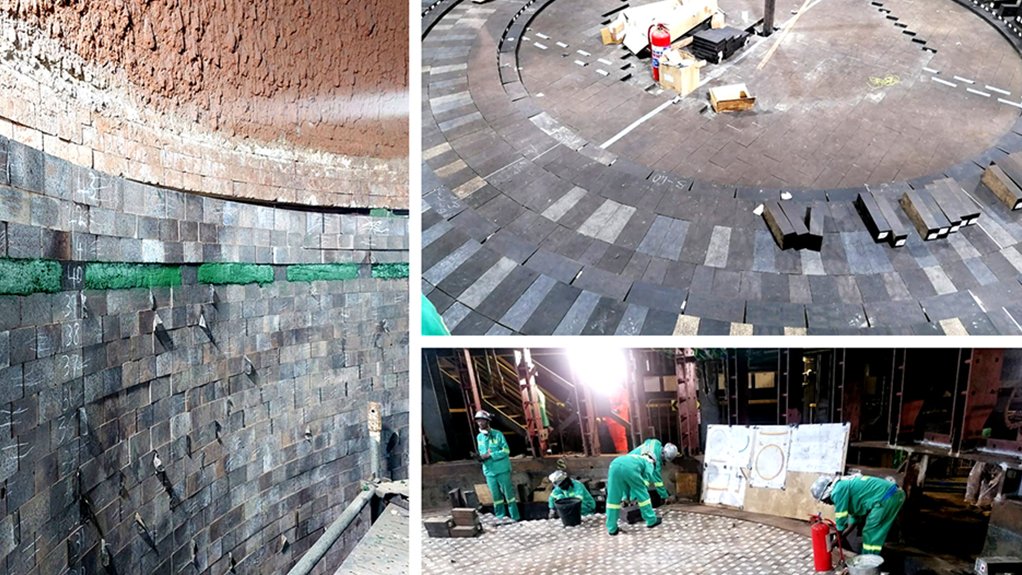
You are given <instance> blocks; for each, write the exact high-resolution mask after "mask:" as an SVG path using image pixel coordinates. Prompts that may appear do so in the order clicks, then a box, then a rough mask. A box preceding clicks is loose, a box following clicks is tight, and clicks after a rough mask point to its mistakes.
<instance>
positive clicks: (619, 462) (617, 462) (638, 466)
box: [607, 454, 661, 535]
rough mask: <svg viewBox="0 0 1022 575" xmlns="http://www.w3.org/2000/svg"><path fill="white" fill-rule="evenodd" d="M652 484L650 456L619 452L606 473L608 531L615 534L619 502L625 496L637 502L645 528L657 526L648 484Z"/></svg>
mask: <svg viewBox="0 0 1022 575" xmlns="http://www.w3.org/2000/svg"><path fill="white" fill-rule="evenodd" d="M652 483H653V456H652V455H632V454H628V455H622V456H620V457H616V458H614V460H613V461H611V462H610V471H609V473H608V474H607V533H609V534H611V535H617V534H618V533H619V532H620V529H618V527H617V519H618V516H619V515H621V501H622V500H623V499H628V500H629V501H635V502H636V503H637V504H638V505H639V512H640V513H642V518H643V519H645V520H646V527H649V528H653V527H656V526H657V525H660V521H661V520H660V518H659V517H657V514H656V512H655V511H653V502H652V501H651V500H650V498H649V491H648V489H647V487H646V486H647V485H650V484H652Z"/></svg>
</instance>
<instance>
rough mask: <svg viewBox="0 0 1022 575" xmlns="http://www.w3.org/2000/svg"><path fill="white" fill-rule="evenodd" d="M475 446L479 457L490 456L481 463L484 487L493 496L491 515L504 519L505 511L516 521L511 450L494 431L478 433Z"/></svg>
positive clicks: (498, 433)
mask: <svg viewBox="0 0 1022 575" xmlns="http://www.w3.org/2000/svg"><path fill="white" fill-rule="evenodd" d="M476 444H477V446H478V449H479V455H483V454H486V453H489V454H490V457H489V458H488V459H485V460H484V461H483V475H485V476H486V485H488V486H489V487H490V495H492V496H493V514H494V515H496V516H497V517H506V516H507V512H506V511H505V509H507V510H510V512H511V519H514V520H515V521H518V520H519V519H520V516H519V515H518V499H517V498H516V497H515V486H514V484H513V483H511V459H510V457H511V449H510V448H509V447H508V446H507V440H506V439H504V434H503V433H501V432H499V431H497V430H496V429H490V432H489V433H483V432H482V431H480V432H479V435H478V436H476Z"/></svg>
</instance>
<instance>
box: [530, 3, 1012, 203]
mask: <svg viewBox="0 0 1022 575" xmlns="http://www.w3.org/2000/svg"><path fill="white" fill-rule="evenodd" d="M800 4H801V2H793V1H792V0H787V1H782V2H779V3H778V9H777V15H776V21H777V23H778V25H781V24H784V23H785V22H786V21H787V20H789V19H792V18H793V16H792V13H793V12H794V11H795V9H796V8H798V7H799V5H800ZM620 5H621V3H620V2H619V1H617V0H600V1H598V2H591V1H589V0H558V1H557V2H554V3H552V4H550V5H548V6H547V7H546V8H545V9H544V10H543V11H542V12H540V13H539V14H538V15H537V17H536V18H535V19H534V20H533V21H532V23H531V25H530V28H531V29H530V30H529V32H528V34H527V35H525V36H523V37H522V42H521V47H520V48H519V65H520V72H521V76H522V80H523V82H524V84H525V86H526V88H527V89H528V91H529V93H530V94H532V95H533V99H534V101H535V102H536V103H537V104H538V105H539V106H541V107H542V108H543V109H545V110H546V111H547V112H548V113H549V114H550V115H551V116H552V117H553V118H555V119H557V120H558V121H559V122H560V123H561V124H563V125H564V126H566V127H568V128H569V129H572V130H573V131H575V132H576V133H577V134H578V135H579V136H581V137H582V138H584V139H586V140H588V141H589V142H592V143H594V144H597V145H603V146H604V147H605V148H606V149H607V150H608V151H610V152H613V153H615V154H618V155H620V156H623V157H627V158H629V159H631V160H634V161H636V162H639V163H641V164H643V165H646V166H649V167H651V168H655V169H660V170H666V171H671V172H674V173H676V174H679V175H683V176H688V177H694V178H697V179H700V180H704V181H709V182H714V183H719V184H736V185H743V186H763V187H780V188H783V187H796V188H826V187H829V188H842V187H851V186H857V185H862V184H879V183H881V182H889V181H903V180H910V179H913V178H917V177H920V176H923V175H926V174H929V173H933V172H938V171H940V170H943V169H946V168H948V167H949V166H952V165H954V164H955V163H957V162H960V161H962V160H966V159H968V158H971V157H973V156H975V155H977V154H980V153H982V152H983V151H984V150H986V149H987V148H989V147H990V146H991V145H993V143H994V142H996V140H997V139H998V137H1000V136H1001V135H1003V134H1004V133H1006V132H1008V131H1009V130H1010V129H1011V127H1012V125H1013V123H1014V122H1015V120H1016V119H1017V118H1018V116H1019V111H1020V109H1019V104H1018V102H1019V97H1018V96H1019V95H1020V94H1022V60H1020V59H1019V58H1018V56H1017V54H1015V52H1014V50H1013V49H1012V47H1011V46H1010V45H1009V44H1008V43H1007V42H1005V41H1004V40H1003V39H1002V38H1000V36H999V35H998V32H997V31H996V30H995V29H994V28H992V27H991V26H989V25H988V24H987V23H985V22H983V21H982V20H981V19H980V18H977V17H976V15H975V14H973V13H971V12H970V11H969V10H967V9H966V8H964V7H962V6H959V5H957V4H954V3H953V2H940V3H938V4H937V5H936V6H935V5H934V3H933V2H924V1H923V0H884V1H883V2H880V1H877V2H873V3H870V2H866V1H864V0H818V1H816V2H811V3H810V4H809V7H808V8H807V9H806V10H804V11H803V13H802V14H801V15H800V16H799V17H798V19H797V21H796V22H795V23H794V24H793V26H792V27H791V30H790V32H787V33H786V31H785V30H783V29H782V30H781V31H779V32H777V33H775V34H774V35H773V36H772V37H770V38H766V39H763V38H759V37H752V40H751V41H750V43H749V45H748V46H747V47H746V49H745V50H744V51H741V52H739V53H737V54H736V55H735V56H734V57H733V58H732V59H731V60H730V61H728V62H725V63H724V64H722V65H712V64H711V65H707V66H706V67H704V68H703V69H702V70H701V72H702V74H701V80H703V81H706V84H705V85H703V86H702V87H701V88H699V89H698V90H696V91H695V92H694V93H693V94H690V95H688V96H687V97H685V98H683V99H682V100H681V101H680V102H678V103H677V104H674V105H671V106H668V107H666V108H664V109H663V110H662V111H660V112H658V113H656V114H655V115H654V116H653V117H651V118H649V119H647V120H646V121H645V122H644V123H643V124H642V125H640V126H638V127H636V128H634V129H632V130H631V131H630V132H628V133H627V134H625V135H622V134H623V133H624V131H625V130H626V129H627V128H628V127H629V126H630V125H631V124H632V123H633V122H635V121H637V120H640V119H641V118H643V117H644V116H646V115H647V114H648V113H649V112H651V111H652V110H655V109H657V108H658V107H659V106H661V105H662V104H663V103H664V102H666V101H668V100H670V99H671V98H672V97H673V96H674V93H673V92H662V91H661V90H658V89H657V88H656V87H654V84H653V82H652V80H651V76H650V73H649V70H648V68H649V63H648V62H649V60H648V58H647V59H639V58H637V57H635V56H632V55H631V53H630V52H628V50H627V49H625V48H624V47H623V46H620V45H611V46H604V45H602V44H601V42H600V39H599V33H598V28H599V26H600V23H601V22H602V21H604V19H605V18H604V17H603V16H602V14H603V13H605V12H607V11H609V10H612V9H614V8H616V7H619V6H620ZM720 5H721V8H722V9H724V10H725V11H726V12H727V14H728V19H729V22H730V23H731V24H732V25H734V26H736V27H738V28H746V27H748V26H750V25H752V24H753V23H754V22H755V21H756V20H758V19H759V18H760V17H761V12H762V3H761V2H751V3H750V2H747V1H746V0H722V1H721V2H720ZM757 10H758V11H757ZM757 29H759V28H757ZM629 64H631V66H630V67H628V68H626V71H631V72H632V77H630V78H627V79H625V80H621V79H620V76H621V74H620V73H619V72H620V70H621V69H622V68H624V67H626V66H628V65H629ZM707 80H708V81H707ZM738 82H743V83H745V84H746V85H747V86H748V87H749V89H750V90H751V91H752V93H753V95H755V96H756V107H755V110H754V111H751V112H745V113H738V114H734V113H729V114H714V113H712V111H707V110H706V104H707V102H708V98H707V91H708V89H709V88H711V87H713V86H720V85H724V84H734V83H738ZM540 94H541V95H542V96H540ZM1002 100H1006V101H1007V102H1011V103H1006V102H1005V101H1002ZM615 138H619V139H617V140H614V139H615ZM610 142H613V143H610ZM608 143H609V145H608Z"/></svg>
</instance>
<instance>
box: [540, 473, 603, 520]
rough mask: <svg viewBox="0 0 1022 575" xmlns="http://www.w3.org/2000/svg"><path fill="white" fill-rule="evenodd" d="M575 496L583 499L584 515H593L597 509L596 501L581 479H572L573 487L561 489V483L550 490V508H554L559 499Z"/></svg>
mask: <svg viewBox="0 0 1022 575" xmlns="http://www.w3.org/2000/svg"><path fill="white" fill-rule="evenodd" d="M569 497H574V498H576V499H581V500H582V515H583V516H585V515H592V514H593V513H594V512H595V511H596V501H595V500H593V496H592V495H590V493H589V490H588V489H586V486H585V485H583V484H582V482H581V481H575V480H574V479H572V480H571V487H570V488H568V489H561V487H560V486H559V485H556V486H554V490H553V491H551V492H550V498H549V499H548V501H549V502H550V509H553V508H554V504H555V503H557V500H558V499H567V498H569Z"/></svg>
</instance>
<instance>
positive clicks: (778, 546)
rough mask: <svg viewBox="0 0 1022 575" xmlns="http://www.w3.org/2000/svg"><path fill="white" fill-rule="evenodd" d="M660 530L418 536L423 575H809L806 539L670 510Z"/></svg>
mask: <svg viewBox="0 0 1022 575" xmlns="http://www.w3.org/2000/svg"><path fill="white" fill-rule="evenodd" d="M659 512H660V513H661V515H662V517H663V523H662V524H661V525H660V526H658V527H656V528H654V529H646V527H645V525H642V524H640V525H632V526H627V525H625V523H624V521H622V526H623V528H624V529H626V530H627V532H626V533H623V534H621V535H619V536H617V537H610V536H609V535H607V532H606V528H605V527H604V516H603V515H594V516H590V517H586V518H585V519H584V520H583V522H582V525H580V526H578V527H572V528H565V527H562V526H561V522H560V520H559V519H555V520H552V521H545V520H544V521H524V522H520V523H517V524H513V525H502V526H495V525H494V523H493V522H492V515H487V516H485V518H486V519H485V520H484V525H485V530H486V531H485V532H484V533H483V534H482V535H481V536H479V537H476V538H466V539H434V538H431V537H429V536H428V535H426V532H425V530H423V539H422V556H423V559H422V568H423V572H425V573H434V574H443V573H451V574H454V573H466V572H472V573H477V574H479V575H486V574H491V573H492V574H494V575H497V574H504V573H520V574H522V575H554V574H560V573H590V574H592V575H618V574H619V573H700V574H702V575H801V574H805V575H810V574H811V573H813V572H814V571H813V559H812V546H811V544H810V541H809V538H808V537H805V536H802V535H799V534H797V533H792V532H790V531H785V530H783V529H779V528H777V527H771V526H768V525H762V524H759V523H752V522H749V521H742V520H739V519H732V518H729V517H719V516H714V515H705V514H700V513H689V512H685V511H678V510H675V509H669V510H664V508H661V509H660V510H659Z"/></svg>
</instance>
